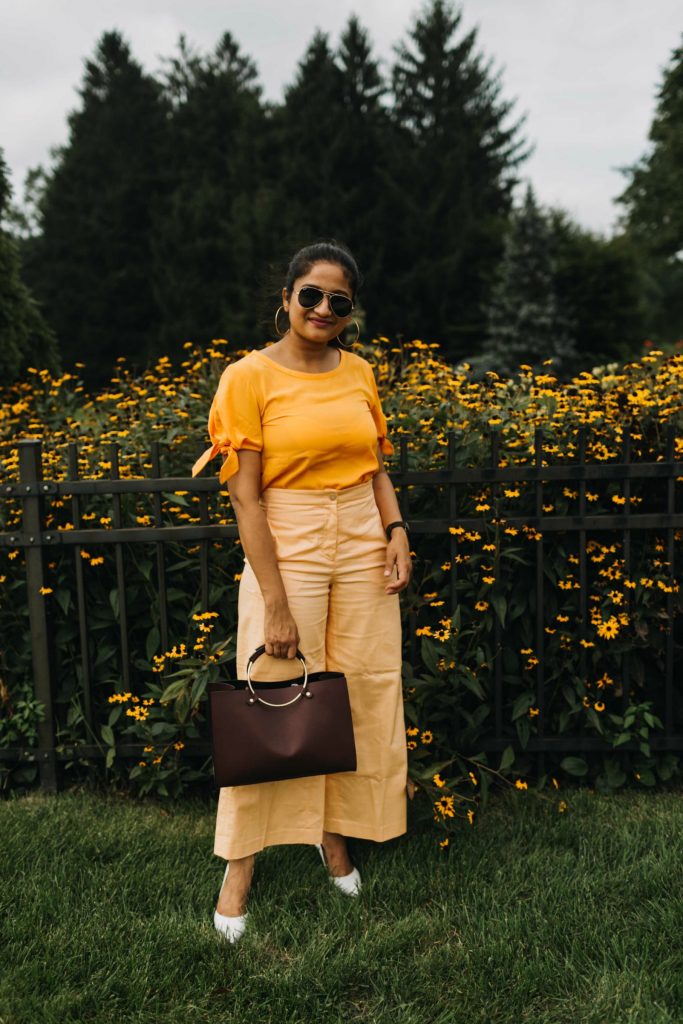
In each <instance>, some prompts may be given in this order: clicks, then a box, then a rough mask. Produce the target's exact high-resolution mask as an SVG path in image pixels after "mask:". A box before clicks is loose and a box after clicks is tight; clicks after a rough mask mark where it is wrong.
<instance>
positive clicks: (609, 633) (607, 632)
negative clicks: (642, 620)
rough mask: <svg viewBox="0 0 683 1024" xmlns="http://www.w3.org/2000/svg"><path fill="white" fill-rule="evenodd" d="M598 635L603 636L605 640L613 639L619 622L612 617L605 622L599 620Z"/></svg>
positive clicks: (617, 630)
mask: <svg viewBox="0 0 683 1024" xmlns="http://www.w3.org/2000/svg"><path fill="white" fill-rule="evenodd" d="M597 630H598V636H601V637H603V639H605V640H614V638H615V636H616V635H617V633H618V632H619V622H618V621H617V619H615V618H614V617H612V618H610V619H608V621H607V622H601V623H600V624H599V625H598V627H597Z"/></svg>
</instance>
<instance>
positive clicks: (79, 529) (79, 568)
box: [0, 427, 683, 791]
mask: <svg viewBox="0 0 683 1024" xmlns="http://www.w3.org/2000/svg"><path fill="white" fill-rule="evenodd" d="M675 441H676V438H675V432H674V429H673V428H672V427H669V428H667V431H666V438H665V454H664V458H662V459H661V460H660V461H656V462H647V463H646V462H633V461H632V460H631V435H630V433H629V431H628V430H625V431H624V434H623V441H622V451H621V457H620V460H619V461H618V462H600V463H595V464H589V463H587V461H586V442H587V434H586V430H585V429H582V430H580V431H579V434H578V443H577V459H576V461H575V462H573V463H562V464H560V465H548V464H544V449H543V432H542V431H541V430H540V429H539V430H536V432H535V441H534V455H533V464H529V465H505V466H501V465H499V461H500V460H499V447H500V439H499V435H498V433H497V432H495V431H492V434H491V447H490V458H489V464H488V466H476V467H462V466H458V465H456V452H457V447H456V446H457V444H458V438H457V437H456V436H455V435H453V434H451V435H449V437H448V448H447V459H446V464H445V466H444V468H440V469H428V470H418V469H410V468H409V451H408V442H407V440H406V439H405V438H402V439H401V444H400V450H399V459H398V468H397V470H396V471H395V472H392V473H391V477H392V481H393V483H394V485H395V486H396V487H397V488H398V491H399V501H400V505H401V511H402V514H403V516H404V517H405V518H406V519H407V520H408V521H409V522H410V524H411V532H412V534H413V535H415V536H423V535H430V536H436V535H438V536H441V537H442V538H444V537H445V538H448V541H447V543H448V548H449V551H450V558H451V565H452V571H451V574H450V604H451V608H452V609H455V608H456V607H457V604H458V589H457V582H458V560H457V555H458V547H459V541H458V537H457V536H455V535H453V534H452V533H450V532H449V527H450V526H452V525H453V524H456V523H457V524H458V525H460V526H462V527H464V528H465V529H467V530H476V529H477V527H478V526H481V522H482V517H481V516H462V515H461V514H460V511H459V509H460V495H461V492H462V489H463V488H464V487H467V486H470V485H472V484H479V485H486V486H487V487H489V488H490V493H491V503H492V513H491V515H492V517H493V518H494V519H495V518H496V517H500V516H501V514H502V505H503V504H504V501H503V500H502V499H501V490H502V489H503V488H504V487H505V486H508V485H514V484H515V483H519V482H521V481H528V482H531V483H532V485H533V489H534V501H535V510H534V514H533V515H524V516H515V515H514V514H509V513H508V512H507V511H505V513H504V518H505V522H506V524H508V525H509V526H521V525H522V524H524V525H526V526H527V527H533V528H535V529H537V530H538V531H540V532H541V533H542V534H543V536H544V537H545V536H549V535H552V534H553V533H557V532H558V531H564V532H568V533H570V534H575V535H576V537H577V539H578V552H579V555H578V582H579V584H580V587H579V603H580V621H581V622H582V623H583V626H582V629H584V630H585V628H586V622H587V620H588V607H587V600H588V597H587V586H586V583H587V578H588V567H587V555H586V537H587V533H588V532H593V531H604V532H605V534H607V535H609V534H612V535H615V536H617V537H618V538H620V539H621V542H622V545H623V557H624V569H625V572H626V573H628V572H629V570H630V560H631V541H632V536H633V534H634V533H635V532H640V531H655V530H656V531H657V534H658V535H660V534H661V533H663V535H664V536H665V538H666V541H665V546H666V551H665V555H666V562H668V566H669V577H670V582H671V584H672V585H673V583H674V581H676V580H680V578H681V573H680V545H677V541H676V536H675V534H676V531H677V530H680V529H681V528H683V511H682V510H681V509H680V508H679V507H677V506H678V505H680V501H678V500H677V493H678V492H677V488H676V484H677V478H680V477H681V476H683V462H680V461H676V460H675V450H676V445H675ZM16 447H17V448H18V451H19V481H18V482H7V483H4V484H2V485H0V497H5V498H6V499H13V500H16V499H17V498H20V499H21V507H22V512H21V521H20V525H19V526H18V528H17V529H15V530H12V531H9V532H5V533H2V534H0V545H4V546H6V547H9V548H12V549H20V550H23V552H24V554H25V566H26V568H25V572H26V584H27V586H26V594H27V601H28V609H27V611H28V620H29V623H30V637H27V638H26V642H27V644H28V643H30V647H31V654H32V666H33V687H34V694H35V697H36V699H37V700H39V701H40V702H41V703H42V704H43V705H44V708H45V720H44V721H43V722H41V723H40V724H39V727H38V744H37V747H17V746H15V747H5V748H4V749H0V760H2V761H4V762H6V763H21V762H24V763H30V762H33V763H37V764H38V766H39V771H40V782H41V785H42V787H43V788H44V789H45V790H48V791H55V790H56V789H57V786H58V779H59V772H58V765H59V762H60V761H71V760H73V759H74V758H75V757H78V756H82V757H87V758H97V757H101V756H103V751H102V749H101V748H100V747H99V746H98V745H96V744H83V745H79V746H78V748H77V749H76V748H74V747H65V746H64V745H58V744H57V743H56V734H55V708H54V698H55V674H54V652H53V649H52V644H51V638H50V622H49V615H48V611H47V608H46V603H45V601H44V600H43V598H42V596H41V589H42V588H45V587H46V580H47V576H46V558H47V557H48V556H49V553H50V552H51V551H53V550H54V549H57V548H61V549H62V550H63V549H64V547H65V546H66V547H67V548H71V549H72V551H73V557H74V579H75V595H74V597H75V601H74V604H75V608H76V609H77V615H78V631H79V636H80V658H81V678H82V684H83V694H82V697H83V706H84V713H85V718H86V721H87V722H88V724H89V725H90V726H91V727H92V726H93V725H94V723H93V703H92V693H91V666H90V658H89V653H88V650H89V645H88V632H89V625H88V606H87V601H86V584H85V580H84V565H83V559H82V558H81V557H79V554H80V551H81V549H82V547H83V545H86V544H89V545H93V544H97V545H100V544H102V545H111V546H113V549H114V558H115V571H116V590H117V592H118V598H117V602H116V603H117V609H118V625H119V643H120V665H121V681H122V683H123V686H124V689H126V690H127V689H128V688H129V683H130V680H129V677H128V672H129V664H130V658H129V653H130V652H129V620H128V603H127V585H126V565H125V559H124V551H125V549H126V548H127V546H128V545H137V544H150V543H151V544H153V545H154V547H155V549H156V579H155V586H156V587H157V588H158V593H159V604H158V608H159V613H158V618H159V621H158V628H159V636H160V644H161V648H162V650H167V649H168V644H169V620H168V613H167V600H166V590H167V581H166V561H165V546H166V545H168V544H169V543H170V542H181V543H187V544H192V545H198V548H199V550H198V552H197V558H198V569H199V578H200V597H201V605H202V608H203V609H207V608H208V606H209V566H210V558H211V542H212V541H215V540H222V539H225V538H236V537H237V528H236V526H235V525H234V524H230V525H217V524H214V523H212V522H211V521H210V518H211V517H210V511H209V502H208V497H209V495H210V494H211V493H212V492H215V491H217V490H218V489H219V487H220V485H219V482H218V480H217V478H216V477H215V476H212V477H207V478H201V477H200V478H196V479H192V478H187V477H164V476H162V474H161V471H160V452H159V446H158V444H155V445H153V446H152V458H151V466H152V468H151V474H150V476H149V477H147V478H140V477H137V478H134V479H122V478H121V474H120V472H119V448H118V446H117V445H116V444H111V445H109V447H108V451H107V456H108V460H109V462H110V464H111V469H110V471H109V478H107V479H82V478H81V477H80V474H79V459H78V447H77V445H76V444H71V445H70V446H69V450H68V469H69V478H68V479H65V480H59V481H55V480H50V479H45V478H44V475H43V469H42V465H43V460H42V446H41V443H40V442H39V441H34V440H25V441H19V442H18V444H17V446H16ZM635 480H641V481H648V482H652V483H653V484H654V483H655V482H658V483H659V484H660V485H661V486H662V487H663V488H664V500H663V505H664V506H665V507H663V508H661V509H659V510H657V511H649V512H642V513H639V512H637V511H633V510H632V509H631V505H630V500H629V499H630V495H631V487H632V485H633V482H634V481H635ZM591 481H593V482H597V481H600V482H602V483H604V482H606V481H616V482H618V483H620V485H621V488H622V496H623V497H624V499H625V502H624V504H623V506H622V508H623V511H619V512H617V513H613V514H604V513H601V514H591V512H590V511H589V510H588V503H587V497H586V492H587V487H588V486H589V485H590V483H591ZM557 482H565V483H566V484H568V485H572V486H573V487H575V488H576V489H577V491H578V512H577V514H572V515H550V514H546V513H544V511H543V505H544V501H545V499H544V487H547V485H548V484H549V483H557ZM434 487H436V488H441V489H445V491H446V507H447V515H441V516H430V517H425V516H424V515H420V510H418V509H415V508H414V507H413V506H412V504H411V489H413V488H417V489H419V490H420V493H422V494H424V490H423V488H428V489H429V488H434ZM178 491H185V492H188V493H189V494H190V495H193V496H194V495H196V496H198V499H199V501H198V510H199V520H200V522H199V523H193V524H191V525H172V526H168V525H164V524H163V516H162V497H163V494H164V493H165V492H166V493H167V492H178ZM131 494H132V495H149V496H151V498H152V501H153V508H154V515H153V517H152V518H153V523H151V524H150V525H146V526H129V525H126V524H125V523H124V521H123V520H124V516H123V513H122V499H123V496H124V495H131ZM95 495H105V496H107V497H108V498H109V499H110V502H111V508H112V524H111V526H110V527H107V528H106V529H104V528H102V529H100V528H96V527H95V528H93V527H88V526H84V521H83V515H82V502H83V500H84V499H87V498H90V497H93V496H95ZM50 499H53V500H54V499H65V500H68V501H69V502H70V511H71V521H72V524H73V529H69V530H58V529H48V528H46V526H45V506H46V503H47V502H49V501H50ZM535 552H536V554H535V591H536V595H535V597H536V599H535V609H536V611H535V625H534V632H535V649H536V651H537V653H538V658H539V660H538V665H537V666H536V680H535V683H536V706H537V707H538V709H539V714H538V718H537V733H536V734H535V735H534V736H532V737H531V738H530V739H529V742H528V745H527V749H528V750H530V751H534V752H535V753H536V755H537V758H538V768H539V771H542V770H543V759H544V755H545V754H546V753H550V752H553V753H554V752H578V751H599V750H604V749H606V747H605V743H604V741H603V740H602V739H601V738H600V737H599V736H590V735H581V736H578V737H577V736H571V737H569V736H564V737H563V736H553V735H548V734H547V733H546V730H545V725H544V659H543V647H544V604H545V602H544V588H545V587H547V586H548V582H547V580H546V576H545V573H544V544H543V543H538V544H536V546H535ZM496 558H497V555H496ZM496 569H497V566H496ZM665 601H666V612H667V616H668V622H669V624H670V625H669V628H668V631H667V633H666V640H665V666H664V679H663V680H662V683H663V694H664V700H663V708H662V715H663V730H662V731H661V732H660V733H659V734H657V735H654V736H651V738H650V743H651V747H652V748H653V749H654V750H668V751H683V729H682V728H681V727H680V726H679V724H678V721H677V714H676V713H675V706H674V705H675V700H676V697H677V695H678V693H679V690H680V688H681V684H683V671H682V670H681V653H682V648H681V643H680V642H679V641H677V639H676V631H675V629H674V628H672V627H671V623H673V622H674V618H675V615H674V610H675V609H674V601H675V594H674V592H673V589H672V590H670V591H669V592H668V593H667V594H666V598H665ZM411 620H412V621H411V623H410V626H411V628H410V637H409V650H410V659H411V661H412V662H413V664H414V665H415V666H416V667H417V662H418V660H419V658H418V651H417V646H416V641H415V628H414V627H415V624H416V620H415V613H411ZM503 639H504V638H503V627H502V626H501V623H500V621H499V619H498V618H497V617H496V618H495V619H494V636H493V647H494V650H495V651H496V652H499V651H501V649H502V645H503ZM629 670H630V669H629V656H628V652H626V654H625V655H624V660H623V684H624V685H623V699H624V703H626V702H627V701H628V690H629V686H628V683H629ZM10 685H11V680H10ZM493 687H494V696H493V705H494V724H493V729H492V735H491V736H490V738H489V739H487V740H486V742H485V743H484V744H482V747H483V749H486V750H491V751H496V750H502V749H503V748H504V747H505V746H507V745H508V744H509V743H510V736H509V733H508V734H506V733H505V732H504V721H503V670H502V664H501V658H500V657H495V658H494V664H493ZM610 749H611V748H610ZM628 749H629V745H628V744H627V745H625V747H624V750H625V752H626V754H627V756H628V753H627V752H628ZM141 750H142V745H141V744H134V743H129V744H119V745H117V751H118V753H119V754H120V755H122V756H124V757H126V756H130V757H137V756H139V754H140V753H141ZM208 752H209V746H208V742H199V741H198V742H196V743H195V744H194V746H193V748H192V749H188V753H190V754H191V753H195V754H198V755H206V754H208Z"/></svg>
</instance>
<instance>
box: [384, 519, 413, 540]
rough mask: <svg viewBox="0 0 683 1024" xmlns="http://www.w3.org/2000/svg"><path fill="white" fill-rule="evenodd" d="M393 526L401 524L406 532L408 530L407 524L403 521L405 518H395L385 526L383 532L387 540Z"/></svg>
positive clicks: (389, 537) (389, 538)
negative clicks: (393, 521) (394, 520)
mask: <svg viewBox="0 0 683 1024" xmlns="http://www.w3.org/2000/svg"><path fill="white" fill-rule="evenodd" d="M395 526H402V527H403V529H404V530H405V531H406V534H407V533H409V532H410V531H409V529H408V524H407V522H406V521H405V519H397V520H396V522H395V523H389V525H388V526H387V527H386V530H385V532H386V535H387V540H391V531H392V530H393V529H394V527H395Z"/></svg>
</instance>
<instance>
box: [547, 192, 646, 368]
mask: <svg viewBox="0 0 683 1024" xmlns="http://www.w3.org/2000/svg"><path fill="white" fill-rule="evenodd" d="M549 225H550V230H551V233H552V238H553V256H554V263H555V275H554V282H555V291H556V294H557V298H558V302H559V304H560V306H561V308H563V309H566V310H571V315H572V319H573V321H574V324H575V337H576V345H577V349H578V351H579V353H580V356H581V358H582V360H583V362H584V363H585V365H590V366H595V365H597V364H604V363H607V362H611V361H614V360H616V361H618V362H627V361H628V360H630V359H633V358H634V357H636V356H637V355H638V354H639V353H640V351H641V348H642V343H643V339H644V338H645V337H646V334H645V324H644V318H643V316H644V310H643V300H642V282H641V277H640V271H639V267H638V260H637V255H636V251H635V249H634V246H633V244H632V242H631V241H630V240H629V238H627V237H625V236H623V235H617V236H615V237H613V238H602V237H601V236H599V235H596V234H594V233H593V232H591V231H587V230H585V229H583V228H580V227H579V226H578V225H577V224H575V223H574V222H573V221H572V220H571V219H570V218H569V217H568V216H567V215H566V214H565V213H564V212H562V211H559V210H555V211H552V212H551V214H550V219H549Z"/></svg>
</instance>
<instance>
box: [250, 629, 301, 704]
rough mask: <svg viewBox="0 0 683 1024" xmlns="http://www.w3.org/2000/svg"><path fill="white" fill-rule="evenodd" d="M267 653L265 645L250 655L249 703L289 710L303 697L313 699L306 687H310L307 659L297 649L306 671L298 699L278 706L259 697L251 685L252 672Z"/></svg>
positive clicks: (294, 698)
mask: <svg viewBox="0 0 683 1024" xmlns="http://www.w3.org/2000/svg"><path fill="white" fill-rule="evenodd" d="M265 653H266V645H265V644H261V646H260V647H257V648H256V650H255V651H254V653H253V654H250V655H249V661H248V662H247V686H248V687H249V690H250V692H251V697H250V698H249V700H248V702H247V703H249V704H255V703H256V702H257V701H258V703H259V704H266V705H267V706H268V707H269V708H288V707H289V706H290V704H296V702H297V701H298V700H301V698H302V697H312V696H313V694H312V693H311V691H310V690H307V689H306V687H307V685H308V669H307V668H306V659H305V658H304V656H303V654H302V653H301V651H300V650H299V648H298V647H297V649H296V657H297V658H298V659H299V661H300V662H301V666H302V668H303V670H304V681H303V685H302V687H301V691H300V692H299V693H297V695H296V697H293V698H292V700H287V701H285V702H284V703H283V704H276V703H273V701H271V700H264V699H263V697H259V695H258V694H257V693H256V691H255V690H254V687H253V686H252V685H251V670H252V668H253V665H254V662H255V661H256V660H257V659H258V658H260V657H261V655H262V654H265Z"/></svg>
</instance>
